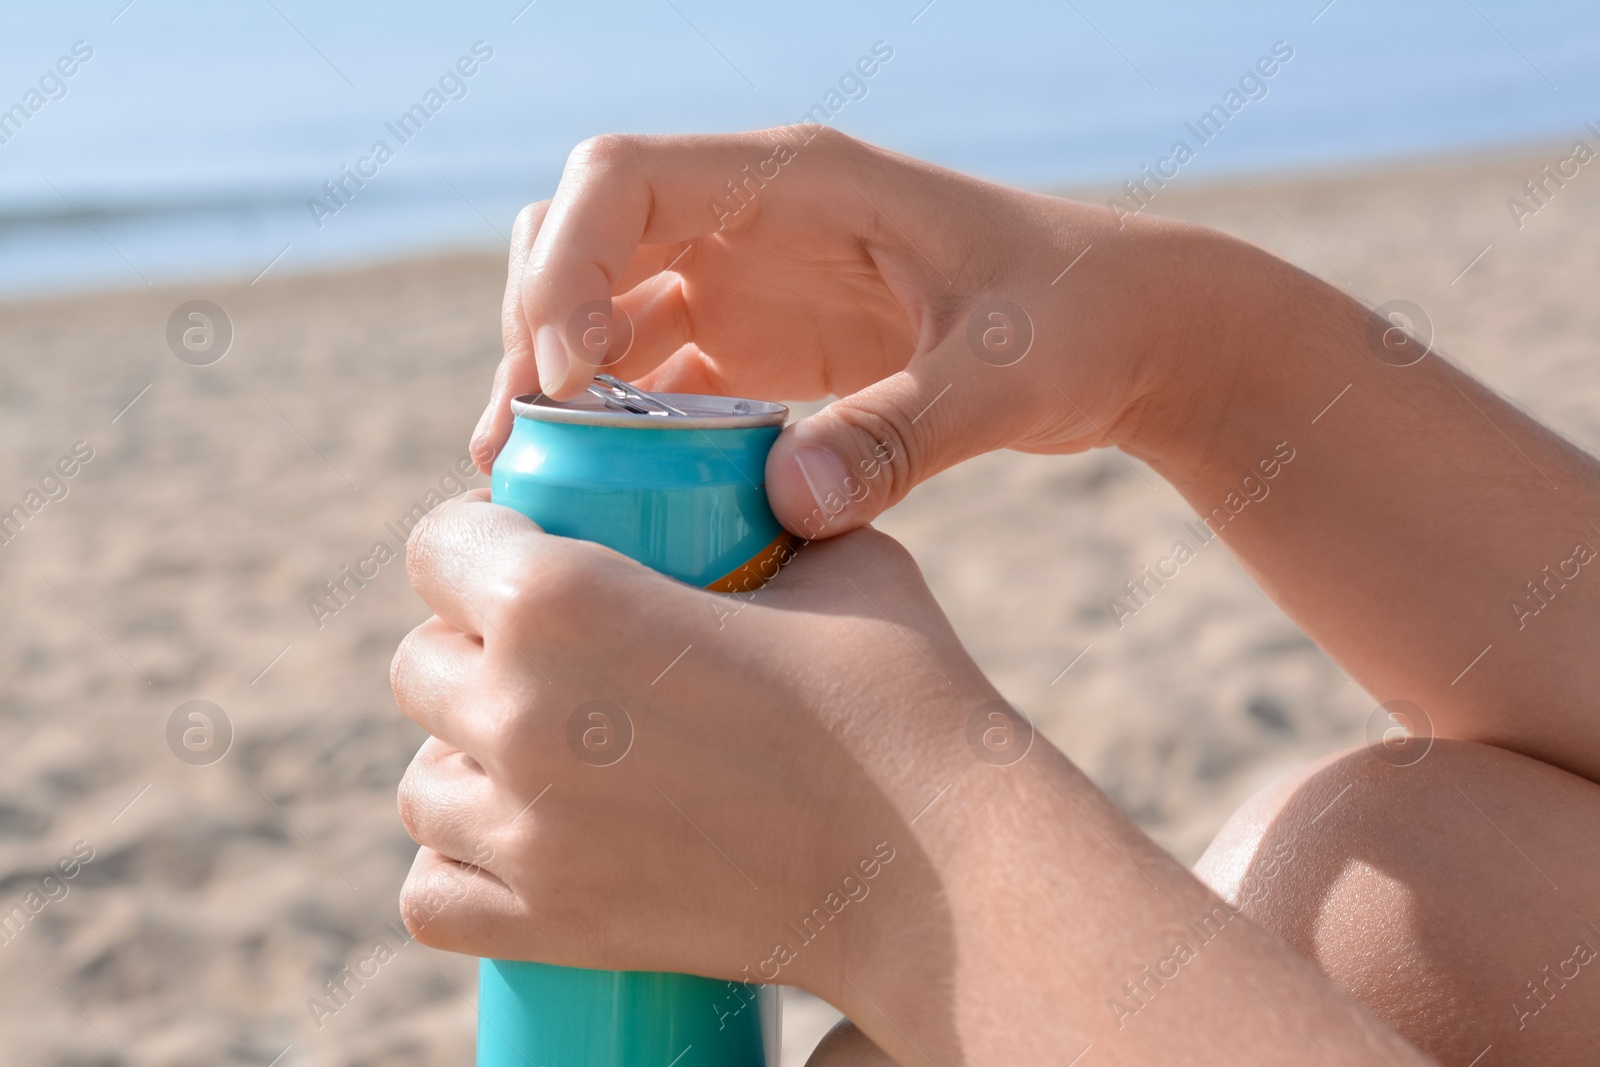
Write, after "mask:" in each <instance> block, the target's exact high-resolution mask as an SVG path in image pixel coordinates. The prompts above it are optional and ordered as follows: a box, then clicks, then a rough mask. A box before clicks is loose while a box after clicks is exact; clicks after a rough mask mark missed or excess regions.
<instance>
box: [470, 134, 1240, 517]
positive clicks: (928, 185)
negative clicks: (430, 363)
mask: <svg viewBox="0 0 1600 1067" xmlns="http://www.w3.org/2000/svg"><path fill="white" fill-rule="evenodd" d="M1238 254H1240V249H1239V248H1238V247H1237V246H1234V245H1232V244H1231V243H1229V242H1227V241H1225V240H1222V239H1220V238H1217V237H1216V236H1215V235H1208V234H1203V233H1202V232H1201V231H1196V230H1193V229H1191V228H1188V227H1184V226H1182V225H1180V224H1175V223H1169V222H1163V221H1158V220H1148V219H1137V218H1128V219H1123V220H1120V221H1119V220H1118V219H1117V218H1116V217H1115V216H1114V215H1113V213H1112V212H1111V211H1109V210H1108V209H1105V208H1100V207H1091V206H1088V205H1084V204H1078V203H1074V202H1072V201H1068V200H1061V199H1058V198H1053V197H1046V196H1039V195H1036V194H1032V193H1024V192H1019V191H1017V190H1014V189H1006V188H1003V187H1001V186H997V185H991V184H989V183H987V182H982V181H978V180H976V179H973V178H969V177H966V176H964V175H960V174H956V173H954V172H951V171H946V170H943V169H941V168H938V167H934V166H931V165H929V164H927V163H922V162H919V161H917V160H913V159H908V158H906V157H904V156H900V155H896V154H894V153H892V152H888V151H885V150H883V149H879V148H874V147H872V146H870V145H866V144H862V143H860V142H858V141H854V140H852V139H850V138H849V137H846V136H844V135H842V134H839V133H837V132H835V131H834V130H832V129H829V128H827V127H817V126H795V127H787V128H782V129H774V130H766V131H761V132H757V133H749V134H736V135H728V136H700V137H625V136H606V137H599V138H595V139H593V140H590V141H586V142H584V143H583V144H581V145H579V146H578V148H577V149H575V150H574V151H573V153H572V155H571V157H570V158H569V159H568V161H567V167H566V171H565V173H564V174H563V175H562V179H561V184H560V187H559V188H558V189H557V191H556V195H555V198H554V199H553V200H551V201H545V202H542V203H538V204H533V205H531V206H529V207H528V208H526V209H524V210H523V212H522V214H521V215H520V216H519V217H518V219H517V223H516V228H515V232H514V234H513V237H512V241H511V262H510V270H509V274H508V278H507V283H506V298H505V307H504V314H503V323H502V325H503V332H504V340H505V359H504V361H503V362H502V363H501V365H500V369H499V373H498V374H497V376H496V379H495V384H494V390H493V393H492V395H491V399H490V401H489V405H488V408H487V409H486V410H485V412H484V415H483V418H482V419H481V420H480V421H479V424H478V429H477V431H476V432H475V434H474V437H473V442H472V452H473V455H474V457H475V458H476V459H477V462H478V465H479V466H480V467H481V468H483V469H484V470H485V471H487V470H488V468H489V466H490V464H491V463H492V462H493V459H494V457H495V455H496V454H497V453H498V452H499V450H500V448H501V447H502V446H503V445H504V444H505V441H506V439H507V436H508V435H509V433H510V428H511V413H510V411H509V408H508V402H509V400H510V398H511V397H513V396H516V395H518V394H521V393H528V392H533V391H535V390H537V389H539V388H541V387H542V388H543V390H544V391H545V392H547V393H549V394H550V395H552V396H555V397H558V398H563V399H565V398H570V397H573V396H576V395H577V394H579V393H581V392H582V391H583V389H584V388H585V386H586V385H587V384H588V383H589V381H590V380H591V379H592V377H593V376H594V374H595V373H597V372H599V371H602V370H604V371H605V372H607V373H611V374H615V375H617V376H619V377H623V378H628V379H635V380H639V381H640V382H641V383H642V384H644V385H645V386H646V387H647V388H653V389H662V390H669V391H671V390H676V391H685V392H709V393H724V394H735V395H745V396H751V397H758V398H770V399H779V400H803V399H815V398H820V397H823V396H827V395H830V394H831V395H836V396H841V397H843V399H842V400H840V401H838V402H837V403H835V404H833V405H832V406H831V407H829V408H828V409H826V410H825V411H823V412H822V413H820V414H818V415H815V416H813V417H812V418H809V419H806V420H804V421H802V422H800V423H798V424H797V425H795V426H793V427H791V428H789V429H788V430H787V431H785V433H784V435H783V437H782V438H780V440H779V442H778V444H777V446H776V447H775V448H774V449H773V451H772V454H771V457H770V459H769V460H768V465H767V484H768V491H769V493H770V495H771V498H772V503H773V508H774V510H775V511H776V512H777V514H778V517H779V519H780V520H782V521H783V523H784V524H785V525H786V526H787V527H789V529H791V530H792V531H794V532H795V533H797V534H800V535H801V536H804V537H807V538H816V537H819V536H830V535H833V534H837V533H841V532H843V531H845V530H849V529H853V528H855V527H857V526H860V525H862V524H864V523H866V522H868V521H869V520H870V519H871V518H872V517H873V516H875V515H877V514H878V513H879V512H881V511H882V510H883V509H884V508H886V507H888V506H889V505H890V504H893V503H895V502H896V501H897V500H899V499H900V498H901V497H903V496H904V495H905V493H906V492H907V491H908V490H909V489H910V488H911V486H912V485H914V484H916V483H917V482H919V481H921V480H922V479H924V478H926V477H928V476H929V475H931V474H933V473H935V472H937V471H939V470H942V469H943V468H945V467H948V466H951V465H952V464H954V463H957V462H959V461H960V460H963V459H966V458H968V457H970V456H974V455H977V454H980V453H982V452H987V451H991V450H993V449H997V448H1019V449H1024V450H1029V451H1049V452H1066V451H1074V450H1079V449H1084V448H1089V447H1092V446H1095V445H1101V444H1106V443H1108V442H1110V441H1113V440H1115V441H1117V442H1118V443H1124V442H1125V441H1134V440H1136V439H1140V438H1142V437H1144V436H1146V435H1147V430H1146V428H1147V427H1156V428H1159V432H1160V433H1162V434H1163V435H1169V436H1170V435H1181V436H1185V437H1194V436H1204V434H1205V433H1206V431H1205V430H1204V429H1203V428H1202V429H1195V430H1189V429H1187V426H1186V424H1187V423H1189V422H1190V421H1193V420H1194V419H1195V418H1196V417H1198V418H1200V419H1202V420H1203V419H1204V418H1206V417H1208V416H1210V415H1212V414H1214V412H1212V411H1211V410H1210V409H1209V408H1208V407H1207V405H1205V404H1204V403H1203V402H1202V401H1203V397H1204V395H1205V394H1206V393H1207V392H1208V391H1214V390H1210V389H1209V386H1210V385H1212V384H1214V383H1226V381H1227V380H1228V378H1229V375H1228V374H1226V373H1218V371H1219V367H1218V365H1217V363H1218V362H1219V360H1220V359H1225V358H1226V357H1225V353H1226V352H1227V348H1226V346H1223V347H1222V348H1220V349H1219V350H1218V351H1219V352H1221V353H1223V355H1222V356H1220V357H1219V356H1216V355H1215V354H1208V353H1205V352H1202V346H1201V345H1200V344H1199V343H1198V338H1197V337H1196V335H1195V333H1194V332H1193V331H1192V330H1191V329H1190V328H1189V327H1186V326H1183V325H1182V323H1183V321H1184V320H1185V319H1186V318H1187V319H1188V321H1190V322H1199V321H1201V318H1200V317H1198V316H1185V314H1184V313H1183V311H1182V308H1183V306H1184V303H1185V302H1186V301H1187V302H1197V301H1200V300H1204V301H1207V305H1206V306H1207V309H1208V311H1210V312H1211V313H1213V315H1214V314H1215V313H1216V312H1218V311H1224V312H1225V311H1226V299H1225V298H1223V297H1220V296H1219V293H1218V292H1217V290H1216V286H1215V283H1216V281H1217V279H1219V278H1221V277H1224V276H1226V274H1227V272H1226V271H1225V270H1223V269H1221V268H1220V267H1219V265H1218V264H1219V261H1221V260H1222V259H1225V258H1226V257H1228V256H1231V255H1238ZM1206 321H1209V320H1206ZM1202 386H1205V387H1206V388H1202ZM1169 405H1170V410H1169ZM1134 413H1137V417H1136V418H1135V417H1130V415H1133V414H1134ZM1108 435H1109V436H1108ZM886 455H887V456H892V457H893V458H892V459H891V460H889V461H888V462H887V463H886V464H884V467H885V469H887V471H888V476H887V477H878V474H879V467H880V463H883V461H884V458H885V456H886Z"/></svg>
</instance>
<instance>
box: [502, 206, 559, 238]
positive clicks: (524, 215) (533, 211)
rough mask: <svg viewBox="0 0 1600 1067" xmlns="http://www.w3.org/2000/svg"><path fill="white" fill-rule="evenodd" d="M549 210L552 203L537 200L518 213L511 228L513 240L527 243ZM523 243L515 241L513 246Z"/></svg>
mask: <svg viewBox="0 0 1600 1067" xmlns="http://www.w3.org/2000/svg"><path fill="white" fill-rule="evenodd" d="M549 209H550V201H548V200H537V201H535V202H533V203H531V204H528V205H527V206H526V207H524V208H523V209H522V210H521V211H519V212H517V219H516V221H515V222H514V223H512V226H511V233H512V235H513V238H518V239H521V241H525V240H527V239H528V238H529V237H531V236H532V234H533V231H534V230H535V229H537V228H538V225H539V223H540V222H541V221H542V220H543V217H544V213H545V212H546V211H548V210H549ZM521 241H519V240H515V239H514V240H513V241H512V244H518V243H521Z"/></svg>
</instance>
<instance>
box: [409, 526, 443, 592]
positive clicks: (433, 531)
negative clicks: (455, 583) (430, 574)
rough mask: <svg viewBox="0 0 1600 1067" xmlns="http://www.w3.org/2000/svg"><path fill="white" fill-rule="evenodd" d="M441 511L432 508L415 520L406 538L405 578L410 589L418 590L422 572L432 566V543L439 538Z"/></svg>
mask: <svg viewBox="0 0 1600 1067" xmlns="http://www.w3.org/2000/svg"><path fill="white" fill-rule="evenodd" d="M440 510H441V509H439V508H434V509H433V510H432V511H429V512H428V513H427V514H425V515H423V516H422V517H421V518H420V519H418V520H417V524H416V525H415V526H413V527H412V528H411V534H410V536H408V537H407V538H406V578H407V579H408V580H409V581H410V582H411V586H412V588H414V589H415V588H420V587H421V583H422V576H423V572H424V571H425V570H427V568H428V567H429V566H431V565H432V562H433V558H434V551H435V550H434V543H435V542H436V541H437V540H438V537H439V523H440V519H441V516H440V514H439V512H440Z"/></svg>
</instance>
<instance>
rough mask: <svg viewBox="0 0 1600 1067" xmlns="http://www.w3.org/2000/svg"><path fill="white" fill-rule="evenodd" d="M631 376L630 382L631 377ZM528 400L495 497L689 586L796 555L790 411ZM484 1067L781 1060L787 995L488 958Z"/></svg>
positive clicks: (498, 468)
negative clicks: (774, 456)
mask: <svg viewBox="0 0 1600 1067" xmlns="http://www.w3.org/2000/svg"><path fill="white" fill-rule="evenodd" d="M620 384H621V383H618V385H619V386H620ZM601 392H602V391H601V390H600V389H599V388H598V387H597V389H596V390H595V393H596V395H595V396H594V397H585V398H582V399H581V400H580V401H578V402H572V403H568V404H559V405H558V404H555V403H554V402H552V401H549V400H547V399H545V398H543V397H538V398H531V397H519V398H518V399H517V400H516V401H514V402H513V404H512V407H513V410H514V411H515V412H516V415H517V418H516V421H515V424H514V426H513V428H512V432H511V439H510V440H509V441H508V442H507V443H506V447H505V448H504V449H503V450H502V451H501V453H500V456H499V458H498V459H496V460H495V464H494V470H493V474H492V478H491V492H492V495H493V498H494V501H495V502H496V503H498V504H504V505H506V506H508V507H512V508H515V509H516V510H518V511H520V512H522V513H523V514H524V515H527V516H528V517H529V518H530V519H532V520H533V521H534V522H536V523H538V524H539V525H540V526H541V527H542V528H543V529H545V530H546V531H547V532H549V533H552V534H557V535H559V536H562V537H576V538H582V539H584V540H588V541H596V542H598V543H600V544H603V545H606V546H608V547H610V548H613V549H616V550H617V551H618V552H621V553H623V554H624V555H627V556H630V557H632V558H633V559H636V560H638V561H639V562H641V563H644V564H645V565H647V566H649V567H652V568H654V569H656V570H658V571H661V572H662V573H663V574H666V575H669V576H670V577H673V578H676V579H678V580H679V581H683V582H689V583H692V584H694V585H699V586H704V587H707V588H712V589H719V590H723V591H733V590H746V589H754V588H756V587H758V586H759V585H760V584H761V583H762V582H763V581H765V580H766V579H767V578H770V577H771V576H772V575H773V574H775V573H776V572H777V568H778V566H779V565H780V564H781V563H783V562H785V561H786V560H787V559H788V558H789V557H790V556H791V555H792V554H793V544H794V542H793V539H792V538H791V537H790V536H789V535H788V534H787V533H785V532H784V530H783V528H782V527H781V526H780V525H779V524H778V521H777V519H776V518H774V517H773V515H772V510H771V509H770V508H769V507H768V505H767V495H766V485H765V480H766V479H765V470H766V459H767V452H768V450H770V449H771V447H772V443H773V442H774V441H775V440H776V439H777V437H778V433H779V431H780V430H781V428H782V423H783V418H784V415H785V409H784V408H782V407H781V406H779V405H776V404H762V403H760V402H757V401H739V400H727V399H724V398H718V397H689V396H679V395H673V394H665V395H659V396H658V395H656V394H637V393H632V394H630V395H632V396H635V397H645V398H650V399H651V400H658V401H660V402H661V405H662V407H664V408H666V409H668V411H667V413H656V414H646V413H645V412H641V411H637V410H627V409H619V408H618V407H617V406H616V403H615V402H614V401H612V400H611V399H609V398H608V397H607V396H604V395H601ZM478 996H479V1002H478V1010H479V1022H478V1067H527V1065H529V1064H533V1065H542V1067H568V1065H571V1067H633V1065H636V1064H637V1065H640V1067H644V1065H650V1067H665V1065H667V1064H673V1065H674V1067H776V1065H777V1048H778V1003H777V989H776V987H772V986H751V985H745V984H743V983H738V982H728V981H721V980H716V979H710V978H700V977H695V976H692V975H682V974H657V973H650V972H642V971H592V970H580V969H576V968H569V967H554V966H550V965H548V964H541V963H526V962H515V961H506V960H483V961H482V962H481V964H480V966H479V993H478Z"/></svg>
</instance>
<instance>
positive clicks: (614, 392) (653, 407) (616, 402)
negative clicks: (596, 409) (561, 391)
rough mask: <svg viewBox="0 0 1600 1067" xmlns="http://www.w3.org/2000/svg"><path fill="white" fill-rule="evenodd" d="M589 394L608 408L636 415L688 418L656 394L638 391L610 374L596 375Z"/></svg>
mask: <svg viewBox="0 0 1600 1067" xmlns="http://www.w3.org/2000/svg"><path fill="white" fill-rule="evenodd" d="M589 392H590V393H592V394H594V395H595V396H597V397H599V398H600V399H601V400H604V401H605V403H606V407H608V408H617V409H620V410H622V411H631V412H633V413H634V414H635V415H657V416H660V417H662V418H670V417H671V416H674V415H676V416H679V417H680V418H688V415H687V413H685V412H682V411H679V410H678V409H677V408H675V407H673V406H672V405H671V404H669V403H667V402H666V401H665V400H662V399H661V398H660V397H659V396H657V395H656V394H654V393H647V392H645V391H644V390H643V389H636V388H634V387H633V386H631V385H629V384H628V383H627V382H625V381H623V380H622V379H621V378H613V377H612V376H611V375H609V374H597V375H595V381H594V384H592V385H590V386H589Z"/></svg>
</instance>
